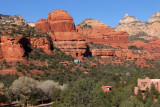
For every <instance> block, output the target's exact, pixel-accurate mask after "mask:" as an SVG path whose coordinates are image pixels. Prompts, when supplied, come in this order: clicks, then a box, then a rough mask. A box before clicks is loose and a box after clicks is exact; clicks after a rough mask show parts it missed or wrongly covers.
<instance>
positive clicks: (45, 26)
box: [35, 19, 51, 32]
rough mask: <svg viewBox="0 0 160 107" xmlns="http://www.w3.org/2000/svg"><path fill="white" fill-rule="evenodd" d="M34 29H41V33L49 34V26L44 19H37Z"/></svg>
mask: <svg viewBox="0 0 160 107" xmlns="http://www.w3.org/2000/svg"><path fill="white" fill-rule="evenodd" d="M35 28H36V29H41V30H42V31H43V32H50V31H51V29H50V26H49V23H48V22H47V21H46V19H39V20H38V21H37V23H36V26H35Z"/></svg>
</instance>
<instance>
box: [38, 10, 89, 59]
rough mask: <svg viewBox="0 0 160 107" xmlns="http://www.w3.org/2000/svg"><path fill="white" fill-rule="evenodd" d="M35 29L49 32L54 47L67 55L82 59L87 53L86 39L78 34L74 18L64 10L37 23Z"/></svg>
mask: <svg viewBox="0 0 160 107" xmlns="http://www.w3.org/2000/svg"><path fill="white" fill-rule="evenodd" d="M35 28H36V29H41V30H42V31H43V32H48V34H49V35H50V37H51V38H52V41H53V45H54V46H55V47H57V48H59V49H60V50H62V51H63V52H65V53H66V54H70V55H72V56H73V57H77V58H82V57H83V56H84V54H85V52H86V51H87V45H86V42H85V39H84V38H83V37H82V36H81V35H80V34H79V33H77V32H76V29H75V25H74V21H73V18H72V16H71V15H70V14H68V13H67V12H66V11H64V10H55V11H52V12H50V13H49V14H48V17H47V19H39V20H38V21H37V23H36V26H35Z"/></svg>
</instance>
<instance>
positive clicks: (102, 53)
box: [91, 49, 115, 58]
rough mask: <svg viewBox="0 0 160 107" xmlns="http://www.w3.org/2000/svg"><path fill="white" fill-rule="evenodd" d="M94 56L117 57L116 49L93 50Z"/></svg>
mask: <svg viewBox="0 0 160 107" xmlns="http://www.w3.org/2000/svg"><path fill="white" fill-rule="evenodd" d="M91 52H92V56H101V57H104V56H106V57H108V58H109V57H113V56H114V55H115V50H114V49H93V50H92V51H91Z"/></svg>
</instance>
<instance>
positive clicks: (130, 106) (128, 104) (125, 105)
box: [120, 100, 135, 107]
mask: <svg viewBox="0 0 160 107" xmlns="http://www.w3.org/2000/svg"><path fill="white" fill-rule="evenodd" d="M120 107H135V106H134V103H133V102H132V101H129V100H126V101H122V102H121V104H120Z"/></svg>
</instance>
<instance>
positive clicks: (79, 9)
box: [0, 0, 160, 27]
mask: <svg viewBox="0 0 160 107" xmlns="http://www.w3.org/2000/svg"><path fill="white" fill-rule="evenodd" d="M58 9H62V10H66V11H67V12H68V13H70V14H71V16H72V17H73V19H74V22H75V24H76V25H77V24H79V23H80V22H81V21H83V20H84V19H86V18H93V19H98V20H101V21H102V22H104V23H105V24H107V25H109V26H111V27H114V26H116V25H118V23H119V20H120V19H121V18H122V17H123V16H124V15H125V13H128V14H130V15H132V16H136V17H137V19H138V20H141V21H143V22H145V21H147V20H148V19H149V18H150V17H151V16H152V15H153V13H155V12H157V11H160V0H1V2H0V14H5V15H16V14H18V15H21V16H22V17H23V18H25V19H26V21H27V22H35V23H36V22H37V20H38V19H40V18H47V15H48V13H49V12H51V11H53V10H58Z"/></svg>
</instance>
